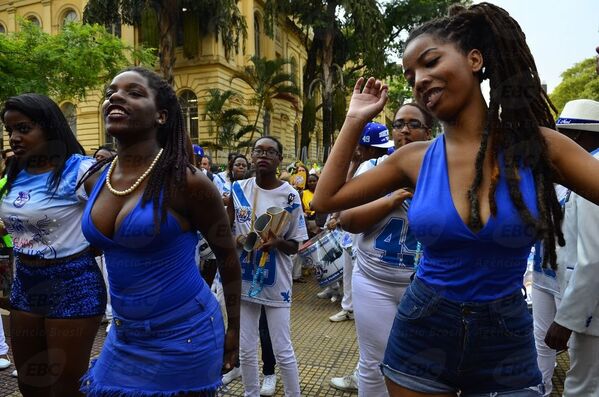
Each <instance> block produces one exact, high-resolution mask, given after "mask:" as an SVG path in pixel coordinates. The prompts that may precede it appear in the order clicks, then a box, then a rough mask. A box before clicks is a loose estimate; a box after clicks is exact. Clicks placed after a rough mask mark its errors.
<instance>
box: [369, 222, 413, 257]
mask: <svg viewBox="0 0 599 397" xmlns="http://www.w3.org/2000/svg"><path fill="white" fill-rule="evenodd" d="M374 248H376V249H378V250H381V251H383V252H384V254H383V255H382V257H381V261H383V262H384V263H385V264H388V265H392V266H399V265H401V266H405V267H410V268H411V267H414V258H415V257H416V255H417V254H418V251H419V249H418V248H419V244H418V241H416V239H415V238H414V236H412V234H411V233H408V224H407V222H406V221H405V220H404V219H401V218H391V219H389V221H387V223H386V224H385V226H384V227H383V229H382V231H381V232H380V233H379V235H378V236H376V239H375V240H374Z"/></svg>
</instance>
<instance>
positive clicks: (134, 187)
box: [106, 149, 163, 196]
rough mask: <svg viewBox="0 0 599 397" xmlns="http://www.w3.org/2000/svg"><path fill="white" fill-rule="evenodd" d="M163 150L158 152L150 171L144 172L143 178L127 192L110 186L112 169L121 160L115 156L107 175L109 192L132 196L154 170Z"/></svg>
mask: <svg viewBox="0 0 599 397" xmlns="http://www.w3.org/2000/svg"><path fill="white" fill-rule="evenodd" d="M162 150H163V149H160V151H159V152H158V154H157V155H156V157H154V160H153V161H152V164H150V167H148V169H147V170H146V172H144V173H143V174H141V176H140V177H139V178H137V180H136V181H135V183H134V184H133V185H132V186H131V187H130V188H129V189H125V190H116V189H115V188H113V187H112V185H111V184H110V178H111V177H112V169H113V168H114V165H115V164H116V162H117V160H118V158H119V156H115V157H114V160H112V163H110V167H109V168H108V172H107V173H106V187H107V188H108V190H110V193H112V194H114V195H115V196H126V195H128V194H131V193H132V192H133V191H134V190H135V189H137V187H138V186H139V185H140V184H141V183H142V182H143V181H144V179H146V177H147V176H148V175H149V174H150V172H151V171H152V168H154V166H155V165H156V163H157V162H158V159H159V158H160V155H161V154H162Z"/></svg>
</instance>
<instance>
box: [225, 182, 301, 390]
mask: <svg viewBox="0 0 599 397" xmlns="http://www.w3.org/2000/svg"><path fill="white" fill-rule="evenodd" d="M231 195H232V198H233V203H234V209H235V212H234V214H235V219H234V225H233V234H234V235H235V237H237V236H240V235H247V234H248V233H249V232H250V231H251V228H252V225H253V221H252V219H256V218H257V217H259V216H260V215H262V214H264V213H266V210H267V209H268V208H270V207H279V208H283V209H284V210H286V211H288V212H289V214H290V222H289V224H288V226H287V227H286V228H284V230H283V231H282V238H283V239H285V240H288V241H289V240H293V241H297V242H298V243H299V244H301V243H302V242H303V241H304V240H307V239H308V232H307V230H306V222H305V220H304V214H303V212H302V206H301V203H300V198H299V195H298V193H297V191H296V190H295V189H294V188H293V187H291V185H289V184H288V183H286V182H284V183H283V184H282V185H281V186H279V187H277V188H275V189H271V190H265V189H262V188H260V187H259V186H258V185H257V183H256V178H250V179H245V180H242V181H236V182H233V184H232V187H231ZM239 254H240V262H241V268H242V269H241V278H242V287H241V332H240V342H239V358H240V362H241V372H242V379H243V384H244V387H245V395H246V396H250V397H258V396H259V395H260V384H259V379H258V352H257V347H258V346H257V344H258V321H259V318H260V307H261V305H264V308H265V311H266V317H267V320H268V330H269V332H270V338H271V341H272V347H273V351H274V353H275V357H276V361H277V364H278V365H279V368H280V372H281V377H282V379H283V384H284V386H285V396H293V397H296V396H299V395H300V387H299V373H298V368H297V361H296V359H295V353H294V351H293V346H292V345H291V332H290V326H291V321H290V313H291V300H292V291H291V287H292V283H293V281H292V275H291V273H292V268H293V263H292V260H291V258H290V256H289V255H286V254H284V253H282V252H279V251H278V250H272V251H270V252H269V253H267V254H266V253H265V254H264V255H268V260H267V262H266V265H265V268H264V284H263V287H262V291H261V292H260V293H259V294H258V295H257V296H255V297H250V296H249V295H248V291H249V290H250V288H251V285H252V280H253V279H254V274H255V272H256V269H257V266H258V263H259V260H260V256H261V252H260V251H258V252H253V253H251V254H248V253H247V252H245V251H241V250H240V251H239Z"/></svg>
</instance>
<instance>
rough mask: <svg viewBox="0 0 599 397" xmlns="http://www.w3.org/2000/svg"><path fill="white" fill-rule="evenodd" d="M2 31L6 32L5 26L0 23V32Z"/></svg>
mask: <svg viewBox="0 0 599 397" xmlns="http://www.w3.org/2000/svg"><path fill="white" fill-rule="evenodd" d="M2 33H6V28H5V27H4V25H3V24H1V23H0V34H2Z"/></svg>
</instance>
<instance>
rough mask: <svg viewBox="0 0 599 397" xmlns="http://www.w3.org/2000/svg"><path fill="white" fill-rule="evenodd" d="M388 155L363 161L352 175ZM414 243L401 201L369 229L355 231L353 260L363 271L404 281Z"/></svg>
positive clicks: (409, 271)
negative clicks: (354, 259)
mask: <svg viewBox="0 0 599 397" xmlns="http://www.w3.org/2000/svg"><path fill="white" fill-rule="evenodd" d="M387 157H389V156H387V155H385V156H382V157H380V158H378V159H372V160H368V161H365V162H364V163H362V164H361V165H360V167H359V168H358V170H357V171H356V174H355V176H358V175H360V174H362V173H364V172H366V171H368V170H370V169H372V168H374V167H376V166H377V165H378V164H380V163H381V162H382V161H384V160H385V159H386V158H387ZM417 244H418V242H417V240H416V238H415V237H414V236H413V235H412V233H410V230H409V227H408V214H407V205H406V203H405V202H404V205H402V206H400V207H399V208H397V209H395V210H393V211H392V212H391V213H389V215H387V216H386V217H384V218H383V219H381V220H380V221H379V222H377V223H376V225H374V226H372V227H371V228H370V230H368V231H366V232H364V233H360V234H356V237H355V242H354V250H355V254H356V264H357V265H358V267H359V268H360V270H361V271H362V272H364V273H365V274H366V275H368V276H370V277H372V278H374V279H376V280H379V281H384V282H387V283H393V284H401V285H407V284H409V283H410V277H411V276H412V273H414V265H415V264H414V260H415V257H416V255H417Z"/></svg>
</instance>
